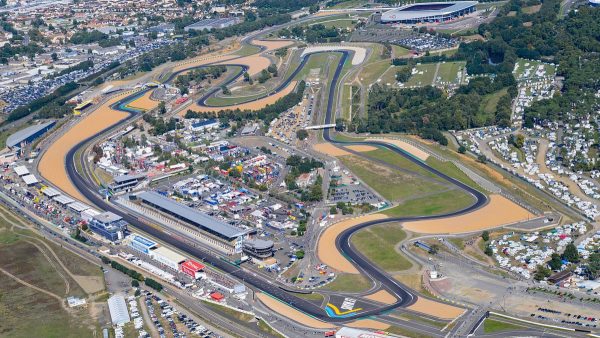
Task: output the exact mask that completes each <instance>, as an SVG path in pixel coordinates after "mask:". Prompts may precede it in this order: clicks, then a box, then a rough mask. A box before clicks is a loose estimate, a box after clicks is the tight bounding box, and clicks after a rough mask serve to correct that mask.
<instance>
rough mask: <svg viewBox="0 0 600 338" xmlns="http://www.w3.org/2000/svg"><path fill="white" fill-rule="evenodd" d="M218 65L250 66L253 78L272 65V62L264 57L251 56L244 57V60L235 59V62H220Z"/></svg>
mask: <svg viewBox="0 0 600 338" xmlns="http://www.w3.org/2000/svg"><path fill="white" fill-rule="evenodd" d="M218 64H219V65H230V64H236V65H245V66H248V74H250V75H251V76H254V75H256V74H258V73H260V72H261V71H262V70H263V69H266V68H267V67H269V66H270V65H271V60H269V58H267V57H264V56H259V55H251V56H244V57H242V58H239V59H235V60H230V61H224V62H220V63H218Z"/></svg>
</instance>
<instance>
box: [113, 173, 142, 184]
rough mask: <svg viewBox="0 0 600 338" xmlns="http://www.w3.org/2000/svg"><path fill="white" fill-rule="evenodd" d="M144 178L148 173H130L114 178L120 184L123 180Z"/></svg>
mask: <svg viewBox="0 0 600 338" xmlns="http://www.w3.org/2000/svg"><path fill="white" fill-rule="evenodd" d="M144 178H146V174H128V175H121V176H117V177H115V178H114V179H113V180H114V181H115V183H116V184H120V183H123V182H127V181H131V180H140V179H144Z"/></svg>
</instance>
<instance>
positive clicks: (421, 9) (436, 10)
mask: <svg viewBox="0 0 600 338" xmlns="http://www.w3.org/2000/svg"><path fill="white" fill-rule="evenodd" d="M475 5H477V1H454V2H424V3H418V4H410V5H406V6H402V7H398V8H395V9H392V10H389V11H387V12H384V13H383V14H382V15H381V21H382V22H393V21H404V20H418V19H421V18H425V17H432V16H443V15H449V14H452V13H455V12H459V11H462V10H465V9H467V8H469V7H472V6H475Z"/></svg>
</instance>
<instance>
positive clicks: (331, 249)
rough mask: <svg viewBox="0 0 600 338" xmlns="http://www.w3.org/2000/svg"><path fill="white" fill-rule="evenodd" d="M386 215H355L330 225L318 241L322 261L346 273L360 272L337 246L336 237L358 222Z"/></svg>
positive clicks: (318, 251)
mask: <svg viewBox="0 0 600 338" xmlns="http://www.w3.org/2000/svg"><path fill="white" fill-rule="evenodd" d="M385 218H387V216H386V215H383V214H370V215H365V216H359V217H354V218H350V219H346V220H343V221H341V222H338V223H335V224H333V225H330V226H329V227H328V228H327V229H325V231H323V233H322V234H321V237H319V242H318V243H317V255H318V257H319V259H320V260H321V262H323V263H324V264H326V265H328V266H329V267H331V268H333V269H335V270H337V271H339V272H346V273H353V274H358V273H359V271H358V270H357V269H356V268H355V267H354V265H352V263H350V261H349V260H347V259H346V258H345V257H344V256H343V255H342V254H341V253H340V252H339V251H338V249H337V248H336V247H335V239H336V238H337V237H338V236H339V235H340V234H341V233H342V232H343V231H344V230H346V229H349V228H351V227H353V226H355V225H357V224H360V223H363V222H367V221H373V220H378V219H385Z"/></svg>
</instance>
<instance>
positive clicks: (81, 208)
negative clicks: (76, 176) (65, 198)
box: [69, 202, 90, 212]
mask: <svg viewBox="0 0 600 338" xmlns="http://www.w3.org/2000/svg"><path fill="white" fill-rule="evenodd" d="M69 208H71V209H73V210H75V211H77V212H82V211H84V210H87V209H89V208H90V207H89V206H87V205H85V204H83V203H81V202H73V203H71V204H69Z"/></svg>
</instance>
